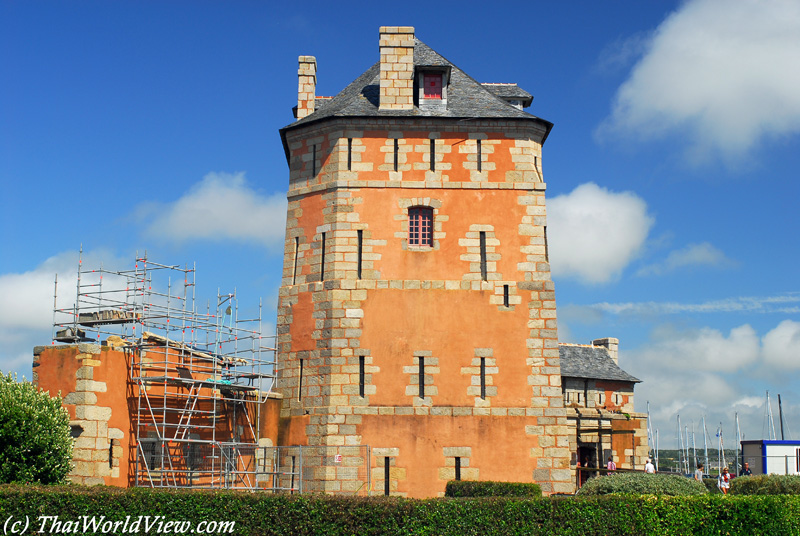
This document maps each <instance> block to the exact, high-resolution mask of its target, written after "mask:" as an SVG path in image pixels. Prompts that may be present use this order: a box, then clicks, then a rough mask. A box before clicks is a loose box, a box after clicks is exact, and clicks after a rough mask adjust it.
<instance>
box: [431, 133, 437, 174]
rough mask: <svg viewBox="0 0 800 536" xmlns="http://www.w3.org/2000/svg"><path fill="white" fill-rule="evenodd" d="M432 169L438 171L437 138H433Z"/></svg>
mask: <svg viewBox="0 0 800 536" xmlns="http://www.w3.org/2000/svg"><path fill="white" fill-rule="evenodd" d="M431 171H436V140H434V139H431Z"/></svg>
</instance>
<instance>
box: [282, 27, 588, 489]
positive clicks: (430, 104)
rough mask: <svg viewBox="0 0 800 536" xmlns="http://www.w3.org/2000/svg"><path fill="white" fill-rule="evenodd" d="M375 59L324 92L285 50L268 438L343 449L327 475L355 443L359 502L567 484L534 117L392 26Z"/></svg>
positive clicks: (310, 65)
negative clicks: (473, 483)
mask: <svg viewBox="0 0 800 536" xmlns="http://www.w3.org/2000/svg"><path fill="white" fill-rule="evenodd" d="M379 51H380V60H379V61H378V62H377V63H375V64H374V65H373V66H372V67H370V68H369V69H368V70H367V71H366V72H364V73H363V74H362V75H361V76H359V77H358V78H357V79H356V80H355V81H353V82H352V83H351V84H350V85H348V86H347V87H346V88H345V89H344V90H342V91H341V92H340V93H339V94H338V95H336V96H335V97H333V98H320V97H317V96H316V80H317V78H316V75H317V68H316V67H317V64H316V60H315V59H314V58H313V57H311V56H301V57H300V68H299V71H298V73H299V92H298V106H297V113H296V116H297V117H298V120H297V121H296V122H294V123H293V124H291V125H289V126H287V127H285V128H283V129H282V130H281V137H282V140H283V144H284V148H285V151H286V157H287V160H288V163H289V169H290V176H289V192H288V198H289V205H288V215H287V223H286V244H285V254H284V268H283V281H282V286H281V290H280V303H279V311H278V351H279V355H278V375H279V379H278V389H279V391H280V392H281V393H282V395H283V406H282V410H281V432H280V437H279V442H280V443H281V444H283V445H292V444H307V445H319V446H324V447H330V449H331V452H343V453H344V458H345V460H344V462H345V463H343V467H344V466H346V465H347V463H346V462H347V456H348V453H347V450H346V447H348V446H357V445H369V446H370V447H371V455H370V457H369V460H368V462H367V463H368V464H369V467H370V468H371V470H372V479H371V485H370V488H371V489H370V491H371V492H372V493H375V494H380V493H384V492H386V493H391V494H392V495H404V496H411V497H425V496H436V495H437V494H441V493H442V492H443V491H444V487H445V483H446V481H447V480H451V479H453V478H462V479H470V480H477V479H480V480H506V481H527V482H538V483H539V484H541V486H542V488H543V490H544V491H545V493H553V492H570V491H573V489H574V484H573V479H572V476H571V472H570V465H569V464H570V452H569V438H568V430H567V420H566V414H565V409H564V404H563V398H562V391H561V384H560V381H561V380H560V367H559V350H558V336H557V328H556V302H555V294H554V289H553V282H552V281H551V278H550V267H549V264H548V258H547V239H546V220H545V217H546V212H545V183H544V181H543V178H542V172H541V169H542V167H541V149H542V144H543V143H544V141H545V139H546V138H547V135H548V133H549V132H550V129H551V128H552V124H551V123H549V122H548V121H545V120H543V119H540V118H538V117H535V116H533V115H531V114H529V113H527V112H525V111H523V108H525V107H527V106H529V105H530V103H531V101H532V97H531V95H530V94H529V93H527V92H526V91H524V90H522V89H521V88H519V87H518V86H517V85H516V84H480V83H478V82H476V81H475V80H473V79H472V78H470V77H469V76H468V75H466V74H465V73H464V72H462V71H461V70H460V69H459V68H458V67H456V66H455V65H454V64H452V63H451V62H450V61H448V60H447V59H445V58H443V57H442V56H440V55H439V54H438V53H436V52H435V51H433V50H432V49H431V48H429V47H428V46H427V45H425V44H424V43H422V42H421V41H419V40H418V39H416V37H415V35H414V29H413V28H411V27H382V28H380V42H379ZM337 449H338V450H337ZM343 449H344V450H343ZM359 452H361V451H359ZM321 478H322V484H320V490H323V491H331V492H337V491H353V490H352V489H348V485H347V484H343V482H342V479H341V478H340V475H339V474H337V471H335V470H331V471H327V472H324V474H322V476H321Z"/></svg>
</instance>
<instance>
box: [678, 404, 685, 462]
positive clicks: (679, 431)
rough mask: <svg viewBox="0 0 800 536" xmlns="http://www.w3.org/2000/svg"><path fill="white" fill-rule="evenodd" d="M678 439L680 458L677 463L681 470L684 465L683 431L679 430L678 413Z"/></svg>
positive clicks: (679, 418)
mask: <svg viewBox="0 0 800 536" xmlns="http://www.w3.org/2000/svg"><path fill="white" fill-rule="evenodd" d="M678 439H679V440H680V445H679V446H680V451H679V452H680V458H679V464H680V465H679V466H678V467H680V470H681V471H683V466H684V463H683V432H681V416H680V414H679V415H678Z"/></svg>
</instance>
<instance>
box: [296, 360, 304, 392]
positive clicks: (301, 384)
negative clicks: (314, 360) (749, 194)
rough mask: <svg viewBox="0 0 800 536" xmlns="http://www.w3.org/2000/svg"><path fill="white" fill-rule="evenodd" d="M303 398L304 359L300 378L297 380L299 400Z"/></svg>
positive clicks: (301, 364) (301, 362)
mask: <svg viewBox="0 0 800 536" xmlns="http://www.w3.org/2000/svg"><path fill="white" fill-rule="evenodd" d="M302 399H303V360H302V359H301V360H300V378H299V379H298V381H297V400H302Z"/></svg>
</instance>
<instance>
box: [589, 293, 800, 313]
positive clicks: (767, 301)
mask: <svg viewBox="0 0 800 536" xmlns="http://www.w3.org/2000/svg"><path fill="white" fill-rule="evenodd" d="M798 303H800V293H798V292H789V293H786V294H779V295H776V296H766V297H753V296H739V297H735V298H726V299H724V300H714V301H708V302H703V303H677V302H622V303H608V302H602V303H595V304H593V305H587V306H584V307H586V308H589V309H595V310H598V311H602V312H605V313H610V314H617V315H619V314H632V315H656V314H680V313H734V312H750V313H762V314H766V313H787V314H791V313H800V306H798V305H795V304H798ZM575 307H580V306H575ZM586 314H587V315H588V313H586Z"/></svg>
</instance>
